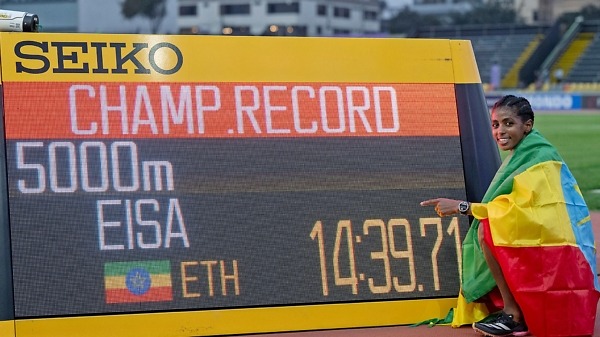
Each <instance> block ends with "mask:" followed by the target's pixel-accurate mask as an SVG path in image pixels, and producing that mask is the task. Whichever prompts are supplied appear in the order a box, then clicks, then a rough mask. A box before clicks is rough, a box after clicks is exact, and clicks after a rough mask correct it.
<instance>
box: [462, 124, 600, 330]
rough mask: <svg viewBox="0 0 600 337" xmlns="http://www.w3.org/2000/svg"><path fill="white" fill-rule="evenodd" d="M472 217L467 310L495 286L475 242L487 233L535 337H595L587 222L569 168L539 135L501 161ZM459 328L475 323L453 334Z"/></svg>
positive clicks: (466, 257) (466, 259)
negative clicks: (481, 234)
mask: <svg viewBox="0 0 600 337" xmlns="http://www.w3.org/2000/svg"><path fill="white" fill-rule="evenodd" d="M472 212H473V216H474V217H475V220H474V221H473V223H472V224H471V228H470V229H469V232H468V233H467V236H466V238H465V240H464V244H463V264H462V265H463V280H462V284H461V289H462V296H464V299H465V300H466V302H467V303H470V302H473V301H477V300H479V299H481V298H482V297H483V296H484V295H486V294H487V293H489V292H490V291H491V290H493V289H494V288H495V286H496V284H495V281H494V279H493V278H492V275H491V273H490V271H489V268H488V267H487V264H486V262H485V259H484V257H483V253H482V251H481V246H480V245H479V240H478V238H477V231H478V227H479V226H480V225H483V226H484V229H485V232H486V239H485V240H486V242H487V243H488V245H489V246H490V248H491V250H492V252H493V254H494V256H495V257H496V259H497V260H498V262H499V264H500V266H501V268H502V271H503V274H504V276H505V278H506V281H507V283H508V286H509V287H510V289H511V291H512V293H513V295H514V297H515V299H516V301H517V303H518V304H519V306H520V307H521V310H522V311H523V315H524V318H525V321H526V323H527V325H528V327H529V330H530V332H531V333H532V334H534V335H535V336H537V337H545V336H584V335H592V334H593V332H594V323H595V317H596V307H597V302H598V296H599V292H598V290H600V285H599V283H598V278H597V276H596V275H597V272H596V249H595V246H594V236H593V231H592V224H591V220H590V214H589V211H588V208H587V206H586V204H585V201H584V200H583V197H582V196H581V192H580V190H579V187H578V186H577V183H576V181H575V179H574V178H573V175H572V174H571V172H570V171H569V169H568V168H567V165H566V164H565V163H564V162H563V160H562V158H561V157H560V155H559V154H558V153H557V151H556V150H555V148H554V147H553V146H552V145H551V144H550V143H549V142H548V141H547V140H546V139H545V138H544V137H543V136H542V135H541V134H540V133H539V132H538V131H536V130H535V129H534V130H533V131H532V132H531V133H530V134H529V135H527V136H526V137H525V138H523V140H522V141H521V143H519V145H518V146H517V147H516V148H515V150H514V151H513V153H512V154H511V155H510V156H509V157H507V158H506V159H505V160H504V162H503V164H502V166H501V167H500V169H499V170H498V172H497V174H496V176H495V177H494V180H493V181H492V183H491V184H490V187H489V188H488V190H487V192H486V194H485V196H484V198H483V200H482V203H480V204H473V205H472ZM463 307H465V308H468V307H466V306H463ZM457 309H459V308H457ZM455 310H456V309H455ZM467 310H468V309H467ZM455 316H456V313H455ZM459 316H461V317H463V316H466V317H470V316H469V313H460V315H459ZM457 323H458V324H468V323H472V322H466V321H465V322H453V326H456V325H457Z"/></svg>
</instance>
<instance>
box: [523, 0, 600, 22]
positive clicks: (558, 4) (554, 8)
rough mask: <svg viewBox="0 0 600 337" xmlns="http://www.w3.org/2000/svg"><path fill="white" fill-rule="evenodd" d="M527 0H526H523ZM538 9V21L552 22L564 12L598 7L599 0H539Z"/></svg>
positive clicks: (536, 14)
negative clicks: (590, 6)
mask: <svg viewBox="0 0 600 337" xmlns="http://www.w3.org/2000/svg"><path fill="white" fill-rule="evenodd" d="M521 1H525V0H521ZM537 2H538V9H537V12H536V13H535V16H536V20H535V22H536V23H541V24H550V23H553V22H554V21H555V20H556V19H558V18H559V17H560V16H561V15H562V14H565V13H572V12H578V11H580V10H581V9H582V8H583V7H585V6H589V5H594V6H596V7H598V6H599V5H600V4H599V3H598V0H538V1H537Z"/></svg>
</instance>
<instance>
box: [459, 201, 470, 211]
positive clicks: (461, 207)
mask: <svg viewBox="0 0 600 337" xmlns="http://www.w3.org/2000/svg"><path fill="white" fill-rule="evenodd" d="M468 209H469V204H468V203H467V202H464V201H463V202H461V203H460V204H458V210H459V211H460V212H461V213H464V212H466V211H467V210H468Z"/></svg>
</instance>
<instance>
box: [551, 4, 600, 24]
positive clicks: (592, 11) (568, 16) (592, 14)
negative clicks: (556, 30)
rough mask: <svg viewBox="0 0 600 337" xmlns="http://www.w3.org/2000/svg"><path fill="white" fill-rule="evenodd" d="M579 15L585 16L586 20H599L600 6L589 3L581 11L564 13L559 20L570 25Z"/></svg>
mask: <svg viewBox="0 0 600 337" xmlns="http://www.w3.org/2000/svg"><path fill="white" fill-rule="evenodd" d="M579 15H581V16H583V18H584V19H585V20H598V19H600V7H596V6H594V5H587V6H585V7H583V8H582V9H581V10H580V11H579V12H568V13H563V14H562V15H561V16H560V17H559V18H558V21H560V22H561V23H563V24H566V25H570V24H571V23H573V21H574V20H575V18H576V17H577V16H579Z"/></svg>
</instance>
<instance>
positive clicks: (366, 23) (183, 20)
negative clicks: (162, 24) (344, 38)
mask: <svg viewBox="0 0 600 337" xmlns="http://www.w3.org/2000/svg"><path fill="white" fill-rule="evenodd" d="M178 22H179V32H180V33H183V34H224V35H287V36H334V35H372V34H379V33H380V27H381V24H380V3H379V1H378V0H293V1H291V0H179V21H178Z"/></svg>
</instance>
